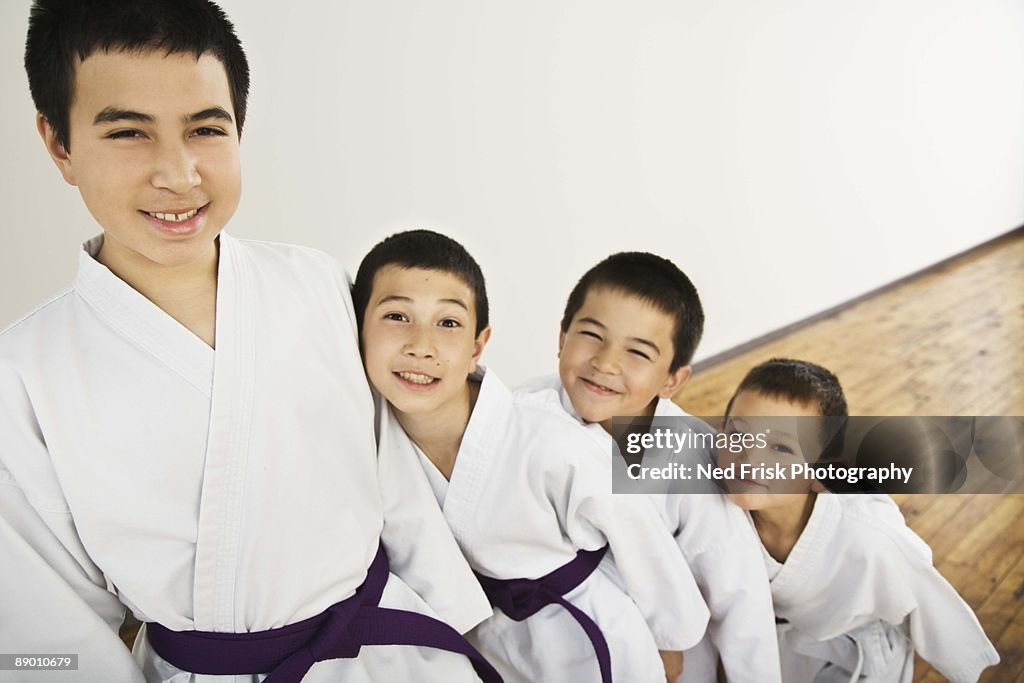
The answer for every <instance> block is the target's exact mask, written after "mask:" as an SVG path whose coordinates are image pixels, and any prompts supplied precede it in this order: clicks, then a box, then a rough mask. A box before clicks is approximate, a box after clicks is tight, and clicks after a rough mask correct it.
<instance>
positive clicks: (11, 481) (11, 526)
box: [0, 369, 143, 683]
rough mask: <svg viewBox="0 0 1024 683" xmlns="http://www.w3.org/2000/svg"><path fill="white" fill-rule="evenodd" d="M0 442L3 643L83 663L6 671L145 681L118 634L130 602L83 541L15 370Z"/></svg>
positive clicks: (35, 677) (2, 406)
mask: <svg viewBox="0 0 1024 683" xmlns="http://www.w3.org/2000/svg"><path fill="white" fill-rule="evenodd" d="M0 444H3V452H2V453H0V585H2V586H3V587H4V589H3V593H2V596H0V643H2V648H3V651H4V652H5V653H8V654H16V653H21V654H34V655H40V654H43V655H49V654H54V655H67V654H77V655H78V670H77V671H46V672H39V671H20V672H19V671H4V672H0V679H2V680H4V681H26V683H37V682H38V681H40V680H43V679H44V678H45V680H47V681H55V682H59V681H96V682H99V681H127V682H133V681H137V682H140V683H141V681H142V680H143V677H142V672H141V671H140V670H139V668H138V666H136V664H135V661H134V660H133V659H132V656H131V653H130V652H129V651H128V648H127V647H125V645H124V643H122V642H121V639H120V638H119V637H118V628H119V627H120V625H121V622H122V620H123V617H124V612H125V608H124V606H123V605H122V604H121V603H120V602H119V601H118V599H117V597H116V596H115V595H114V594H113V593H111V592H110V591H108V590H107V581H106V578H105V577H104V576H103V573H102V572H101V571H100V569H99V568H98V567H97V566H96V565H95V564H94V563H93V562H92V560H91V559H90V558H89V556H88V554H87V553H86V551H85V549H84V548H83V546H82V543H81V540H80V539H79V537H78V533H77V531H76V529H75V524H74V519H73V518H72V516H71V513H70V511H69V510H68V507H67V504H66V502H65V501H64V500H63V496H62V495H58V493H57V491H58V488H57V486H56V481H57V480H56V474H55V473H54V471H53V467H52V464H51V463H50V458H49V453H48V452H47V450H46V446H45V444H44V443H43V440H42V436H41V434H40V433H39V429H38V427H37V425H36V421H35V418H34V416H33V414H32V411H31V407H30V402H29V400H28V397H27V396H26V395H25V392H24V390H23V389H22V385H21V382H20V381H19V380H18V379H17V378H16V375H15V374H14V373H13V372H8V369H4V372H3V373H2V374H0ZM28 491H34V492H36V493H34V494H30V493H28Z"/></svg>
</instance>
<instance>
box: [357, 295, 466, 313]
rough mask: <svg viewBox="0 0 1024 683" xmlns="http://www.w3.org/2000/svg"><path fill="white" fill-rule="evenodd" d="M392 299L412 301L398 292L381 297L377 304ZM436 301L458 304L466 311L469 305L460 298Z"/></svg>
mask: <svg viewBox="0 0 1024 683" xmlns="http://www.w3.org/2000/svg"><path fill="white" fill-rule="evenodd" d="M393 301H398V302H400V303H406V304H411V303H412V302H413V301H412V297H408V296H399V295H398V294H391V295H390V296H386V297H383V298H382V299H380V300H379V301H378V302H377V305H378V306H381V305H383V304H387V303H391V302H393ZM438 301H440V302H441V303H446V304H455V305H456V306H459V307H461V308H463V309H465V310H466V312H467V313H468V312H469V306H467V305H466V302H465V301H463V300H462V299H438Z"/></svg>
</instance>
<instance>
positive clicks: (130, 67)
mask: <svg viewBox="0 0 1024 683" xmlns="http://www.w3.org/2000/svg"><path fill="white" fill-rule="evenodd" d="M199 102H203V103H208V104H211V105H219V106H222V107H225V108H227V109H228V111H230V110H231V89H230V84H229V82H228V76H227V70H226V69H225V67H224V64H223V62H221V61H220V59H219V58H217V57H216V56H215V55H213V54H212V53H209V52H205V53H203V54H201V55H199V56H196V55H195V53H193V52H171V53H167V52H166V51H164V50H159V49H143V50H119V49H116V48H114V49H110V50H97V51H95V52H93V53H92V54H90V55H88V56H86V57H85V59H81V60H77V61H76V64H75V75H74V89H73V92H72V98H71V106H72V108H75V106H76V105H79V106H80V107H81V106H84V107H86V108H87V109H94V108H98V109H102V108H104V107H108V106H117V107H131V108H135V109H137V108H152V107H153V106H157V105H167V104H170V105H172V106H173V105H177V106H179V107H180V108H181V109H182V110H188V109H190V107H193V106H195V105H196V104H198V103H199ZM143 110H145V109H143Z"/></svg>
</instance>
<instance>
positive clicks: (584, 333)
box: [580, 330, 601, 341]
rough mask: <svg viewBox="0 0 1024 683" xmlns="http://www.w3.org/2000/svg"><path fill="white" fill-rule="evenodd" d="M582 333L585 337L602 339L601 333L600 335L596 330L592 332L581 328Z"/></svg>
mask: <svg viewBox="0 0 1024 683" xmlns="http://www.w3.org/2000/svg"><path fill="white" fill-rule="evenodd" d="M580 334H582V335H583V336H584V337H593V338H594V339H596V340H598V341H601V335H599V334H598V333H596V332H591V331H590V330H580Z"/></svg>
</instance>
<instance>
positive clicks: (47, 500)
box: [0, 234, 491, 683]
mask: <svg viewBox="0 0 1024 683" xmlns="http://www.w3.org/2000/svg"><path fill="white" fill-rule="evenodd" d="M101 244H102V237H100V238H96V239H94V240H91V241H90V242H88V243H86V245H85V249H84V250H83V252H82V254H81V258H80V262H79V270H78V274H77V276H76V278H75V279H74V281H73V283H72V284H71V286H70V287H68V288H67V289H66V290H64V291H63V292H61V293H59V294H58V295H57V296H56V297H54V298H53V299H52V300H50V301H49V302H47V303H46V304H44V305H43V306H41V307H40V308H38V309H37V310H36V311H34V312H33V313H31V314H30V315H28V316H27V317H25V318H24V319H22V320H20V321H18V322H16V323H15V324H13V325H12V326H10V327H9V328H7V329H6V330H5V331H4V332H3V333H2V334H0V444H3V449H2V451H0V584H2V585H3V586H4V587H5V588H4V594H3V597H0V643H2V644H3V646H2V647H3V649H4V651H5V652H24V653H36V654H38V653H76V654H78V655H79V670H78V671H77V672H76V671H69V672H63V673H62V672H47V673H46V674H45V678H46V680H47V681H63V680H68V681H72V680H73V681H97V682H103V683H109V682H111V681H118V682H122V681H141V680H142V679H143V673H142V672H140V667H141V669H142V671H144V672H145V678H146V679H147V680H149V681H174V682H175V683H183V682H186V681H206V680H214V679H216V680H218V681H220V680H234V681H255V680H257V679H258V678H260V677H259V676H255V675H252V676H250V675H245V676H236V677H234V678H232V677H230V676H227V677H224V678H219V677H212V676H205V675H193V674H189V673H187V672H182V671H179V670H178V669H177V668H175V667H174V666H172V665H171V664H169V663H167V662H165V661H164V660H162V659H161V658H160V657H159V656H158V655H157V654H156V653H155V652H153V651H152V649H151V648H150V647H149V646H148V644H147V642H146V638H145V628H144V629H143V632H142V633H140V636H139V638H138V639H137V641H136V652H135V657H136V659H137V663H136V662H135V661H133V658H132V656H131V654H130V653H129V651H128V650H127V649H126V648H125V647H124V645H123V644H122V643H121V641H120V640H119V639H118V636H117V630H118V626H119V625H120V623H121V621H122V617H123V615H124V605H127V606H128V607H129V608H130V609H131V610H132V611H133V612H134V614H135V616H136V617H138V618H139V619H141V620H142V621H155V622H158V623H160V624H162V625H164V626H166V627H167V628H170V629H172V630H197V631H226V632H248V631H259V630H265V629H270V628H276V627H280V626H284V625H287V624H291V623H294V622H297V621H300V620H303V619H306V618H308V617H311V616H313V615H316V614H319V613H320V612H322V611H324V610H325V609H326V608H327V607H329V606H330V605H332V604H334V603H336V602H338V601H340V600H342V599H345V598H347V597H349V596H351V595H352V594H353V592H354V591H355V589H356V588H357V587H358V586H359V585H360V584H361V583H362V582H363V579H364V577H365V576H366V570H367V567H368V566H369V564H370V561H371V560H372V559H373V557H374V555H375V553H376V551H377V548H378V544H379V543H383V544H384V546H385V549H386V551H387V552H388V555H389V558H390V563H391V572H392V574H391V575H390V576H389V578H388V582H387V585H386V588H385V590H384V595H383V599H382V601H381V605H382V606H385V607H395V608H400V609H408V610H413V611H418V612H422V613H425V614H430V615H438V616H439V617H440V618H441V619H442V620H444V621H446V622H448V623H449V624H451V625H452V626H454V627H455V628H456V629H458V630H459V631H460V632H464V631H466V630H468V629H470V628H471V627H473V626H474V625H475V624H477V623H478V622H479V621H480V620H481V619H483V618H486V617H487V616H489V615H490V613H491V610H490V606H489V604H488V603H487V601H486V597H485V596H484V595H483V593H482V591H480V590H479V589H478V587H477V584H476V581H475V578H474V577H473V575H472V573H471V570H470V569H469V567H468V566H467V565H466V563H465V561H464V560H463V558H462V556H461V553H460V552H459V550H458V546H457V545H456V544H455V542H454V539H453V538H452V536H451V534H450V532H449V531H448V529H447V526H446V525H445V522H444V519H443V517H442V516H441V515H440V514H438V511H437V506H436V505H435V504H434V501H433V497H432V495H431V492H430V489H429V486H428V485H427V483H426V481H425V478H423V476H422V472H421V471H420V470H419V468H418V465H417V463H416V460H415V459H412V460H409V461H402V460H401V457H402V454H388V453H385V454H382V455H381V456H380V457H379V458H378V457H376V456H375V453H376V446H375V442H374V432H373V429H374V411H373V402H372V399H371V396H370V391H369V387H368V386H367V384H366V381H365V375H364V372H363V368H362V364H361V362H360V357H359V352H358V338H357V334H356V325H355V320H354V314H353V311H352V304H351V300H350V296H349V293H348V283H347V281H346V279H345V277H344V275H343V273H341V272H340V270H339V269H338V268H337V266H336V264H335V262H334V261H333V260H332V259H331V258H330V257H328V256H326V255H324V254H322V253H320V252H316V251H313V250H310V249H305V248H302V247H293V246H286V245H279V244H271V243H264V242H253V241H246V240H236V239H233V238H232V237H230V236H229V235H227V234H221V236H220V238H219V245H220V247H219V264H218V289H217V309H216V338H217V348H216V351H214V350H213V349H211V348H210V347H209V346H207V345H206V344H204V343H203V342H202V341H201V340H200V339H199V338H198V337H196V336H195V335H193V334H192V333H191V332H190V331H189V330H187V329H186V328H184V327H183V326H181V325H180V324H179V323H177V322H176V321H175V320H173V319H172V318H171V317H170V316H168V315H167V314H165V313H164V312H163V311H162V310H160V309H159V308H157V307H156V306H155V305H154V304H152V303H151V302H150V301H148V300H147V299H146V298H144V297H143V296H142V295H141V294H139V293H138V292H136V291H135V290H133V289H132V288H130V287H129V286H128V285H127V284H125V283H124V282H123V281H121V280H120V279H118V278H117V277H115V276H114V275H113V274H112V273H111V272H110V271H109V270H107V268H105V267H104V266H103V265H101V264H100V263H99V262H97V261H96V260H95V259H94V255H95V254H97V253H98V250H99V248H100V246H101ZM342 679H344V680H345V681H357V682H362V681H366V682H369V681H380V680H417V681H424V680H436V681H451V680H476V676H475V674H473V672H472V669H471V667H470V665H469V662H468V660H466V658H464V657H462V656H459V655H455V654H451V653H448V652H442V651H438V650H431V649H424V648H411V647H383V646H382V647H364V648H363V649H362V651H361V652H360V654H359V656H358V657H357V658H355V659H339V660H331V661H326V662H321V663H318V664H315V665H314V666H313V668H312V670H311V671H310V673H309V675H308V676H307V677H306V678H305V680H306V681H312V682H315V681H337V680H342ZM0 680H3V681H7V680H26V681H33V682H34V681H38V680H41V678H40V674H39V673H38V672H27V673H25V672H23V673H21V674H20V675H19V674H17V673H12V672H0Z"/></svg>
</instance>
